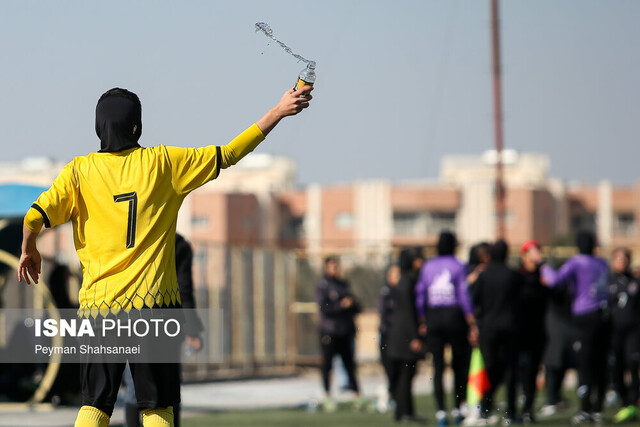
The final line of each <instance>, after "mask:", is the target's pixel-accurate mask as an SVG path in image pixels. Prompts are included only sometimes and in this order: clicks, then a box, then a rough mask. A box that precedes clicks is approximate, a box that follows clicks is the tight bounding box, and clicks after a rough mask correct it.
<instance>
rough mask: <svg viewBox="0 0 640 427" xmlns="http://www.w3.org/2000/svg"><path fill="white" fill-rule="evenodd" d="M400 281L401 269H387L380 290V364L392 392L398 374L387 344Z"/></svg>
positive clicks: (388, 387)
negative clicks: (395, 292) (395, 291)
mask: <svg viewBox="0 0 640 427" xmlns="http://www.w3.org/2000/svg"><path fill="white" fill-rule="evenodd" d="M399 281H400V267H399V266H398V265H395V264H394V265H392V266H390V267H389V268H388V269H387V277H386V283H385V284H384V286H382V288H381V289H380V294H379V295H378V313H379V314H380V327H379V332H380V362H381V363H382V367H383V368H384V372H385V374H386V375H387V390H388V391H389V393H391V392H392V390H393V388H394V387H395V380H396V377H397V375H396V372H395V370H394V369H393V364H392V363H391V360H390V359H389V354H388V351H387V342H388V341H389V330H390V329H391V324H392V322H393V312H394V301H393V292H394V290H395V288H396V286H397V285H398V282H399Z"/></svg>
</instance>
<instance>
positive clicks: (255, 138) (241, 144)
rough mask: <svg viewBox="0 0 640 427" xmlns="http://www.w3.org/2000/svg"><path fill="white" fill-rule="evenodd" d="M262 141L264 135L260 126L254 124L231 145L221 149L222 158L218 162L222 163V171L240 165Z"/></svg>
mask: <svg viewBox="0 0 640 427" xmlns="http://www.w3.org/2000/svg"><path fill="white" fill-rule="evenodd" d="M262 141H264V134H263V133H262V131H261V130H260V128H259V127H258V125H257V124H255V123H254V124H253V125H251V126H250V127H249V128H247V130H245V131H244V132H242V133H241V134H240V135H238V136H236V137H235V138H234V139H233V140H232V141H231V142H230V143H228V144H227V145H223V146H221V147H220V154H221V158H220V159H218V161H220V165H221V167H222V169H225V168H228V167H229V166H232V165H235V164H236V163H238V162H239V161H240V159H242V158H243V157H244V156H246V155H247V154H249V153H250V152H252V151H253V150H254V149H255V148H256V147H257V146H258V144H260V143H261V142H262Z"/></svg>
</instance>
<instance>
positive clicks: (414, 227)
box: [393, 212, 426, 236]
mask: <svg viewBox="0 0 640 427" xmlns="http://www.w3.org/2000/svg"><path fill="white" fill-rule="evenodd" d="M425 232H426V227H425V225H424V221H423V218H422V215H421V213H420V212H394V213H393V234H395V235H400V236H410V235H415V234H419V235H423V234H425Z"/></svg>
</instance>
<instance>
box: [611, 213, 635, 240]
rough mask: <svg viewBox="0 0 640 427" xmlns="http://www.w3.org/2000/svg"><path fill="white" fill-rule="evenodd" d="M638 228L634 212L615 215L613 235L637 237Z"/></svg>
mask: <svg viewBox="0 0 640 427" xmlns="http://www.w3.org/2000/svg"><path fill="white" fill-rule="evenodd" d="M637 228H638V227H637V224H636V216H635V214H634V213H633V212H617V213H614V215H613V234H615V235H616V236H635V235H636V233H637Z"/></svg>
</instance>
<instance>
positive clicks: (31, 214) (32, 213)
mask: <svg viewBox="0 0 640 427" xmlns="http://www.w3.org/2000/svg"><path fill="white" fill-rule="evenodd" d="M42 224H44V218H43V217H42V214H41V213H40V212H38V211H37V210H35V209H34V208H30V209H29V210H28V211H27V214H26V215H25V216H24V226H25V227H27V229H28V230H29V231H31V232H32V233H38V232H40V230H41V229H42Z"/></svg>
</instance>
